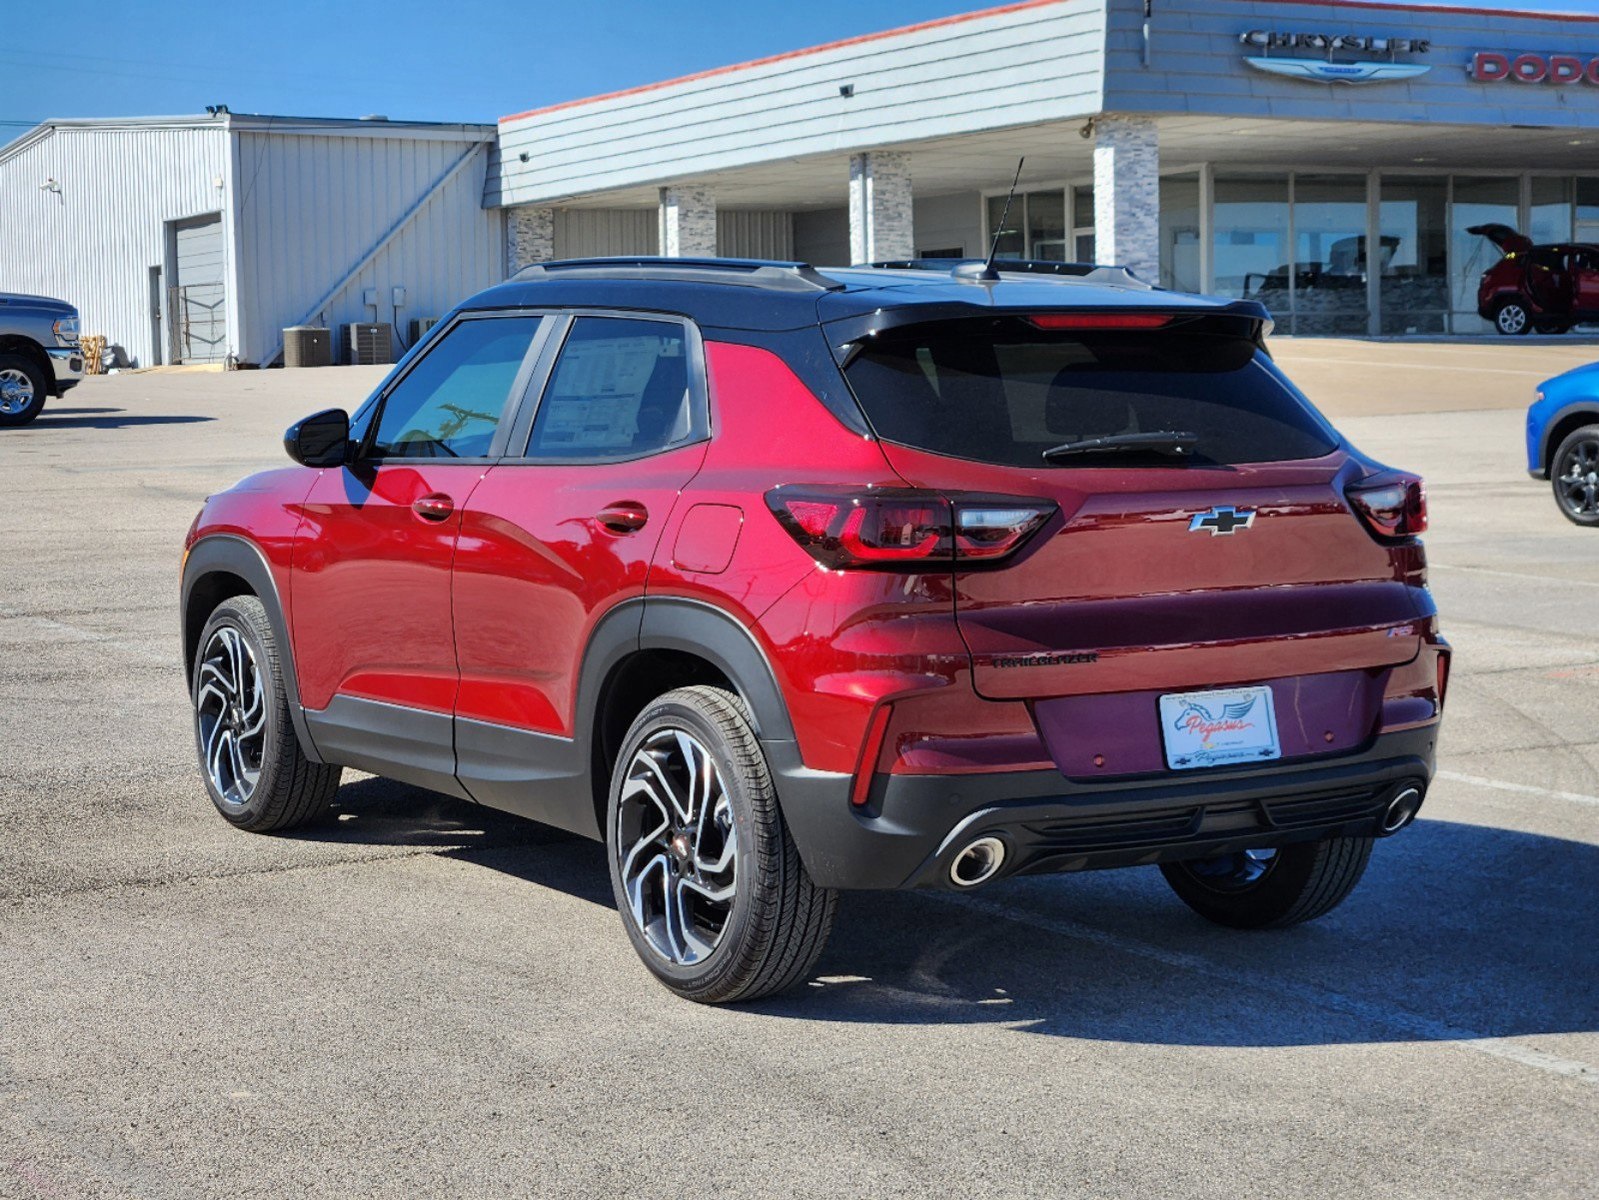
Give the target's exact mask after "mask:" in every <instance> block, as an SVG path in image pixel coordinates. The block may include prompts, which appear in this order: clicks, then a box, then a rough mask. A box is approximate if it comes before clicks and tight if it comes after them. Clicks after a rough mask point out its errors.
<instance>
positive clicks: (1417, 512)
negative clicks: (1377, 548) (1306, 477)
mask: <svg viewBox="0 0 1599 1200" xmlns="http://www.w3.org/2000/svg"><path fill="white" fill-rule="evenodd" d="M1345 495H1347V496H1348V497H1349V503H1350V504H1351V505H1352V506H1353V507H1354V510H1355V511H1356V512H1357V513H1359V514H1360V516H1361V517H1362V519H1364V520H1365V522H1366V524H1367V525H1369V526H1370V527H1371V531H1372V532H1373V533H1375V534H1376V535H1377V536H1378V537H1382V538H1408V537H1415V536H1416V535H1417V534H1420V533H1425V532H1426V530H1427V489H1426V488H1425V487H1423V486H1422V482H1421V479H1420V478H1419V477H1417V476H1415V475H1404V474H1400V473H1398V472H1390V473H1387V474H1383V475H1373V476H1372V477H1371V478H1369V479H1363V480H1361V481H1360V482H1359V483H1352V484H1350V485H1349V487H1348V488H1347V489H1346V491H1345Z"/></svg>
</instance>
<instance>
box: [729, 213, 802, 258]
mask: <svg viewBox="0 0 1599 1200" xmlns="http://www.w3.org/2000/svg"><path fill="white" fill-rule="evenodd" d="M716 252H717V254H719V255H721V256H722V257H723V258H775V259H780V260H782V261H784V262H790V261H792V260H793V258H794V217H793V214H792V213H786V212H761V211H758V210H754V209H729V208H724V209H720V210H718V211H717V214H716Z"/></svg>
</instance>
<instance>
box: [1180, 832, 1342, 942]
mask: <svg viewBox="0 0 1599 1200" xmlns="http://www.w3.org/2000/svg"><path fill="white" fill-rule="evenodd" d="M1371 846H1372V839H1371V838H1369V837H1339V838H1328V839H1327V840H1326V841H1321V842H1299V843H1296V844H1294V845H1292V846H1284V847H1282V848H1281V849H1279V850H1276V851H1275V852H1273V851H1254V850H1251V851H1245V852H1244V853H1242V854H1229V855H1223V856H1221V857H1220V858H1210V859H1197V860H1193V861H1190V862H1176V863H1162V864H1161V868H1160V871H1161V874H1162V875H1164V876H1165V877H1166V882H1167V883H1169V884H1171V888H1172V891H1174V892H1176V893H1177V895H1178V897H1179V898H1181V899H1182V901H1183V903H1185V904H1187V905H1188V907H1189V908H1191V909H1193V910H1194V911H1195V912H1197V913H1198V914H1199V915H1200V916H1202V917H1205V918H1206V919H1207V920H1211V921H1214V922H1215V923H1216V924H1218V925H1227V926H1231V927H1232V928H1234V929H1282V928H1284V927H1286V926H1288V925H1298V924H1299V923H1300V922H1302V921H1313V920H1315V919H1316V918H1317V917H1320V916H1325V915H1326V914H1327V913H1329V912H1331V911H1332V910H1333V909H1335V908H1337V907H1338V906H1339V905H1340V904H1341V903H1343V900H1344V897H1346V896H1348V895H1349V893H1350V892H1352V891H1353V890H1354V888H1355V885H1356V884H1357V883H1359V882H1360V877H1361V876H1362V875H1364V874H1365V873H1366V863H1367V862H1368V861H1369V860H1370V858H1371ZM1268 856H1269V857H1268Z"/></svg>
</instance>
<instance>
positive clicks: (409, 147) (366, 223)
mask: <svg viewBox="0 0 1599 1200" xmlns="http://www.w3.org/2000/svg"><path fill="white" fill-rule="evenodd" d="M238 138H239V144H238V152H237V159H236V163H235V170H236V172H237V174H238V179H237V181H236V183H235V188H236V191H237V193H238V201H237V223H238V227H239V246H240V263H241V282H242V297H243V300H242V303H241V315H240V319H241V336H240V350H239V357H240V358H241V359H243V360H244V361H246V362H259V361H262V360H263V359H265V358H267V357H269V356H271V355H272V354H273V352H274V350H275V349H276V348H277V347H278V346H279V344H280V342H281V340H282V337H281V335H282V330H283V328H284V327H285V326H287V325H291V324H294V323H296V322H298V321H300V320H302V319H305V318H309V319H311V320H312V321H315V322H321V321H326V322H327V323H328V324H329V325H330V326H334V327H337V326H339V325H343V324H345V323H347V322H351V321H370V320H374V319H376V320H379V321H394V322H395V328H396V331H397V332H398V333H399V334H400V335H401V336H402V337H404V336H405V335H406V333H407V330H408V328H409V325H410V320H411V318H413V317H436V316H439V315H440V314H441V313H444V312H445V311H447V310H448V309H450V308H451V307H453V306H454V305H455V304H457V303H459V302H460V301H461V300H464V299H465V298H466V297H468V296H470V295H471V294H472V293H474V292H477V291H481V290H482V289H483V288H485V287H488V286H490V285H491V284H494V283H497V282H499V281H500V280H501V279H502V278H503V277H504V246H503V244H502V243H503V230H502V218H501V215H500V214H499V213H498V212H497V211H492V210H485V209H484V208H483V207H482V196H483V183H484V174H485V171H486V169H487V163H488V151H487V148H486V147H480V148H478V149H476V150H474V149H473V145H474V143H472V142H471V141H469V140H453V141H445V140H432V139H430V140H412V139H404V138H396V137H392V136H386V137H372V138H368V137H353V136H319V135H316V134H288V135H285V134H276V133H258V132H241V133H240V134H239V135H238ZM468 153H471V154H472V155H473V160H472V161H471V162H470V163H469V164H468V165H467V166H465V167H464V168H462V169H461V170H459V171H457V172H456V173H455V174H454V176H453V177H452V178H451V179H450V180H449V182H448V183H447V184H445V185H444V186H443V187H442V188H441V189H440V190H438V191H437V192H435V193H434V194H432V196H431V197H430V198H429V199H427V200H426V202H425V203H424V204H423V206H422V207H421V208H420V209H418V210H417V211H416V212H415V213H413V214H411V215H410V216H409V218H407V214H408V213H410V212H411V210H412V208H413V207H414V206H415V205H416V204H417V202H418V200H419V199H421V198H422V197H423V196H425V195H427V194H428V192H429V190H430V189H431V188H432V187H433V186H434V185H435V184H436V183H437V182H438V181H439V180H440V179H442V178H444V177H445V176H446V175H447V174H448V173H449V172H450V171H451V169H452V168H454V167H455V166H456V165H457V164H458V163H459V162H460V160H461V158H462V156H463V155H465V154H468ZM402 219H403V220H404V221H405V224H404V226H403V228H402V229H401V231H400V232H399V233H398V234H397V235H396V236H394V237H393V239H392V240H390V241H389V242H388V243H387V244H386V245H384V246H383V248H382V250H381V251H380V252H379V253H378V254H377V255H376V256H375V257H374V258H373V259H372V261H370V262H369V263H367V264H366V265H365V266H364V267H362V268H361V269H360V270H359V271H358V272H357V273H356V274H355V275H354V276H353V277H350V278H348V279H347V280H344V282H343V283H342V284H341V283H340V281H341V279H344V277H345V276H346V275H347V274H348V272H349V271H350V270H351V269H352V268H354V267H355V266H356V265H357V264H358V263H359V262H360V261H361V259H362V258H364V257H366V256H367V254H368V253H369V252H370V251H371V250H372V248H373V247H374V246H375V245H376V244H377V243H378V242H379V241H380V240H382V239H383V237H384V236H385V235H386V234H387V233H388V232H389V231H391V230H392V229H393V228H394V226H395V225H396V223H397V222H400V221H402ZM335 285H339V287H338V291H337V293H336V294H335V295H333V296H331V297H329V298H328V299H326V300H325V301H323V302H322V303H320V304H319V303H318V302H319V301H321V300H322V298H323V297H324V296H325V295H326V294H327V292H328V291H329V289H331V288H333V287H335ZM396 287H403V288H404V289H405V303H404V305H403V307H401V308H399V309H398V310H396V309H395V307H394V305H393V289H394V288H396ZM367 288H376V289H377V293H378V294H377V300H378V303H377V305H376V307H375V309H374V308H373V307H369V306H367V305H366V304H365V303H364V301H363V295H362V293H363V291H364V290H365V289H367ZM313 305H317V310H316V311H315V312H312V311H311V306H313Z"/></svg>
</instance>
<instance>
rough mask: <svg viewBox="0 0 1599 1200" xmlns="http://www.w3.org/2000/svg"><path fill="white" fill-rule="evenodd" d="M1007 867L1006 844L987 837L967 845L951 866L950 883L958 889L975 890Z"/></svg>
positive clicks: (995, 838)
mask: <svg viewBox="0 0 1599 1200" xmlns="http://www.w3.org/2000/svg"><path fill="white" fill-rule="evenodd" d="M1004 865H1005V843H1004V842H1002V841H1000V840H999V839H998V838H997V837H993V836H991V835H990V836H985V837H980V838H978V839H977V840H976V841H973V842H970V843H968V844H967V846H966V848H965V849H964V850H962V851H961V852H960V853H959V854H957V855H956V856H955V861H954V862H952V863H950V864H949V881H950V882H951V883H953V884H954V885H955V886H956V887H958V888H974V887H976V886H977V885H978V884H980V883H987V882H988V881H989V880H990V879H992V878H994V876H995V875H997V874H999V869H1000V867H1002V866H1004Z"/></svg>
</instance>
